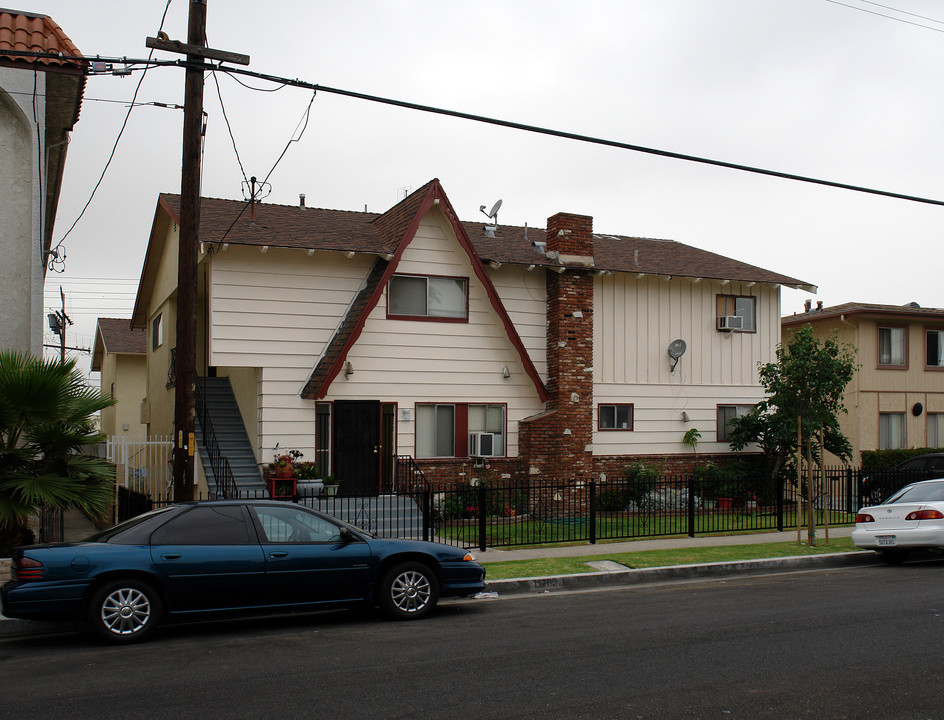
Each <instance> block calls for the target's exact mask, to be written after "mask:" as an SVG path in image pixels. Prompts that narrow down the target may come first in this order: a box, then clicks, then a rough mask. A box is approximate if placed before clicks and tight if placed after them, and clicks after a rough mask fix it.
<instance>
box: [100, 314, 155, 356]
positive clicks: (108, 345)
mask: <svg viewBox="0 0 944 720" xmlns="http://www.w3.org/2000/svg"><path fill="white" fill-rule="evenodd" d="M98 331H99V332H100V333H101V334H102V341H103V342H104V343H105V350H106V351H107V352H110V353H121V354H131V355H143V354H144V353H145V352H147V342H146V341H145V337H144V331H143V330H132V329H131V321H130V320H129V319H128V318H99V319H98Z"/></svg>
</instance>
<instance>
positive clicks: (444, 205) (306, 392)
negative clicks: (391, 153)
mask: <svg viewBox="0 0 944 720" xmlns="http://www.w3.org/2000/svg"><path fill="white" fill-rule="evenodd" d="M434 206H438V207H439V209H440V211H441V212H442V213H443V216H444V217H445V218H446V220H447V221H448V222H449V224H450V226H451V227H452V229H453V232H454V233H455V236H456V240H457V241H458V243H459V246H460V247H461V248H462V249H463V251H464V252H465V254H466V255H467V256H468V258H469V262H470V263H471V265H472V270H473V272H474V273H475V276H476V278H478V280H479V282H481V283H482V286H483V287H484V288H485V292H486V295H487V296H488V299H489V302H490V303H491V305H492V308H493V309H494V310H495V312H496V313H497V314H498V317H499V319H500V320H501V322H502V325H503V326H504V328H505V332H506V333H507V335H508V339H509V340H510V341H511V343H512V345H513V346H514V348H515V350H516V351H517V352H518V356H519V357H520V358H521V363H522V365H523V366H524V369H525V372H526V373H527V375H528V377H529V378H530V379H531V382H532V383H534V387H535V389H536V390H537V393H538V397H539V398H540V400H541V402H545V401H547V399H548V394H547V389H546V388H545V386H544V382H543V381H542V380H541V376H540V375H539V374H538V372H537V369H536V368H535V367H534V363H533V362H531V358H530V356H529V355H528V352H527V350H526V349H525V347H524V343H523V342H522V341H521V337H520V336H519V335H518V331H517V330H516V329H515V326H514V324H513V323H512V321H511V318H510V317H509V315H508V312H507V310H505V306H504V304H503V303H502V301H501V298H500V297H499V296H498V292H497V291H496V290H495V286H494V284H493V283H492V279H491V277H490V276H489V274H488V272H487V271H486V269H485V266H484V264H483V263H482V261H481V259H480V258H479V256H478V253H476V252H475V248H474V247H473V246H472V242H471V241H470V240H469V236H468V234H467V233H466V231H465V228H464V227H463V225H462V223H461V222H460V221H459V219H458V217H457V216H456V212H455V209H454V208H453V207H452V203H450V202H449V198H448V197H446V193H445V191H444V190H443V188H442V185H441V184H440V182H439V180H438V179H433V180H431V181H430V182H429V183H427V184H426V185H424V186H423V187H421V188H420V189H419V190H417V191H416V192H414V193H413V194H411V195H410V196H408V197H407V198H405V199H404V200H402V201H401V202H399V203H397V204H396V205H394V206H393V207H392V208H390V210H388V211H387V212H385V213H384V214H383V215H380V216H379V217H378V218H377V219H376V220H374V227H375V228H376V230H377V232H378V233H379V234H380V235H381V236H382V237H383V238H384V239H385V240H386V241H387V242H388V243H389V244H390V249H391V251H392V257H391V259H390V262H388V263H386V267H385V268H384V267H382V265H381V264H380V262H378V265H376V266H375V267H374V270H373V271H372V272H371V274H370V278H369V282H368V283H367V284H366V285H365V287H364V288H363V289H362V290H361V295H360V296H359V299H362V298H363V297H364V296H366V295H368V294H369V298H366V302H363V301H362V302H354V303H352V305H351V308H350V310H349V312H348V316H347V317H346V318H345V320H344V322H342V324H341V328H340V329H339V332H338V335H336V336H335V338H334V339H333V340H332V342H331V343H329V348H328V350H326V352H325V353H324V355H323V356H322V359H321V361H320V362H319V363H318V365H317V366H316V367H315V369H314V371H313V372H312V374H311V377H310V378H309V379H308V382H307V383H306V384H305V387H304V389H303V390H302V393H301V395H302V397H304V398H308V399H313V400H320V399H321V398H323V397H325V396H326V395H327V394H328V388H329V387H330V386H331V383H332V382H334V380H335V378H336V377H337V376H338V374H339V373H340V372H341V369H342V368H343V367H344V362H345V359H346V358H347V354H348V352H349V351H350V349H351V348H352V347H353V346H354V344H355V343H356V342H357V339H358V338H359V337H360V334H361V331H362V330H363V329H364V323H365V322H366V321H367V316H368V315H369V314H370V313H371V312H372V311H373V309H374V308H375V307H376V306H377V303H378V302H380V298H381V297H382V295H383V291H384V288H385V287H386V286H387V283H388V282H389V280H390V278H391V277H392V276H393V275H394V273H396V270H397V266H398V265H399V263H400V259H401V258H402V257H403V253H404V252H405V251H406V249H407V247H409V245H410V243H411V242H412V241H413V238H414V237H415V236H416V232H417V230H418V229H419V226H420V223H421V222H422V220H423V218H424V217H425V216H426V214H427V213H428V212H429V211H430V209H431V208H432V207H434ZM381 270H382V272H381Z"/></svg>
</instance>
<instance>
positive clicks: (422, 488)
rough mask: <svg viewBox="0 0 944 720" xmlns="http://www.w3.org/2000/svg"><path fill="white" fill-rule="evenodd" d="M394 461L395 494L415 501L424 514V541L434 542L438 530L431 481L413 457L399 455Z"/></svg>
mask: <svg viewBox="0 0 944 720" xmlns="http://www.w3.org/2000/svg"><path fill="white" fill-rule="evenodd" d="M393 461H394V462H393V468H394V470H393V473H394V474H393V489H394V492H396V493H397V494H398V495H407V496H409V497H410V498H412V499H413V501H414V502H415V503H416V505H417V507H419V508H420V510H421V512H422V514H423V539H424V540H432V539H433V535H435V533H436V528H435V523H434V518H433V493H432V491H431V490H430V487H429V480H427V479H426V475H425V474H424V473H423V471H422V470H421V469H420V467H419V465H417V464H416V461H414V460H413V457H412V456H411V455H397V456H395V457H394V459H393Z"/></svg>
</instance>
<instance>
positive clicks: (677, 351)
mask: <svg viewBox="0 0 944 720" xmlns="http://www.w3.org/2000/svg"><path fill="white" fill-rule="evenodd" d="M687 348H688V346H687V345H686V344H685V341H684V340H673V341H672V342H670V343H669V357H670V358H672V360H674V361H675V362H673V363H672V369H671V370H670V372H675V366H676V365H678V361H679V358H680V357H682V355H684V354H685V350H686V349H687Z"/></svg>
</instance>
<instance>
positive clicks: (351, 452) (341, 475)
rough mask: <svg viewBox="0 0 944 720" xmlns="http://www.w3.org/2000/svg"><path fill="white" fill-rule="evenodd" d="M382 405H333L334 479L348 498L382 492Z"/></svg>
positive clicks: (365, 402)
mask: <svg viewBox="0 0 944 720" xmlns="http://www.w3.org/2000/svg"><path fill="white" fill-rule="evenodd" d="M380 445H381V444H380V402H378V401H376V400H338V401H336V402H335V403H334V476H335V477H336V478H337V479H338V481H339V483H340V486H339V488H338V492H339V493H342V494H345V495H365V494H366V495H370V494H374V495H376V494H377V493H378V492H379V491H380V458H381V446H380Z"/></svg>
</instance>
